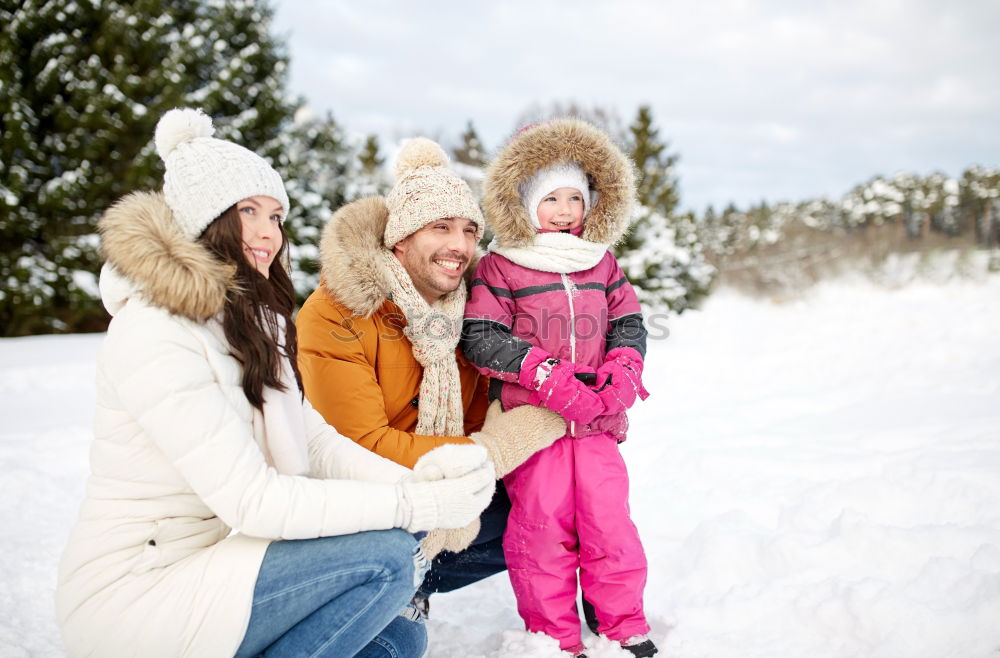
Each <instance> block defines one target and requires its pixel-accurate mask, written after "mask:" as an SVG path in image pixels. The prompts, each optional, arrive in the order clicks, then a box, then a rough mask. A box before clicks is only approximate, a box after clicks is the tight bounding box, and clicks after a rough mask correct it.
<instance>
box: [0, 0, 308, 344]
mask: <svg viewBox="0 0 1000 658" xmlns="http://www.w3.org/2000/svg"><path fill="white" fill-rule="evenodd" d="M270 19H271V9H270V8H269V6H268V4H267V2H266V1H265V0H136V1H132V2H126V1H124V0H100V1H97V0H75V1H74V0H69V1H67V2H55V1H52V0H23V1H21V2H19V3H13V6H12V5H11V3H3V5H2V6H0V80H2V84H0V280H2V281H3V286H0V332H2V333H3V334H4V335H19V334H26V333H38V332H48V331H85V330H93V329H99V328H101V327H102V326H103V325H104V323H105V322H106V316H105V314H104V311H103V310H102V309H101V306H100V303H99V301H98V293H97V289H96V288H97V286H96V273H97V270H98V266H99V256H98V253H97V249H98V240H97V237H96V235H95V224H96V220H97V218H98V217H99V216H100V213H101V212H102V211H103V210H104V209H105V208H107V206H108V205H110V203H112V202H113V201H114V200H115V199H117V198H118V197H120V196H121V195H123V194H125V193H127V192H129V191H132V190H136V189H143V188H147V189H148V188H156V187H158V186H159V181H160V180H161V176H162V165H161V163H160V162H159V160H158V158H157V157H156V154H155V150H154V148H153V145H152V135H153V129H154V126H155V124H156V121H157V120H158V119H159V117H160V116H161V115H162V114H163V113H164V112H165V111H167V110H169V109H171V108H173V107H178V106H196V107H201V108H203V109H204V110H205V111H206V112H207V113H208V114H210V115H212V116H213V117H214V118H215V119H216V124H217V132H216V134H217V136H220V137H224V138H230V139H234V140H236V141H238V142H240V143H242V144H246V145H247V146H249V147H251V148H253V149H255V150H257V151H258V152H261V153H262V154H264V155H266V156H271V157H273V156H275V155H276V152H277V151H279V150H280V147H281V141H280V139H278V134H279V128H280V126H281V124H282V122H284V121H285V120H286V119H287V118H288V117H289V116H290V114H291V111H292V106H291V104H290V103H289V101H288V100H287V99H286V98H285V96H284V82H285V77H286V68H287V56H286V54H285V49H284V46H283V44H281V43H280V42H278V41H276V40H275V39H274V38H272V37H271V35H270V34H269V31H268V30H269V25H270Z"/></svg>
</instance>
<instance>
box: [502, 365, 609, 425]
mask: <svg viewBox="0 0 1000 658" xmlns="http://www.w3.org/2000/svg"><path fill="white" fill-rule="evenodd" d="M578 372H592V371H590V370H588V369H586V368H579V367H577V366H576V364H574V363H572V362H570V361H560V360H559V359H556V358H554V357H552V356H548V355H547V353H546V352H545V351H544V350H541V349H538V348H532V349H531V351H530V352H528V355H527V356H526V357H525V359H524V362H523V363H522V364H521V371H520V373H519V374H518V383H520V384H521V386H524V387H525V388H527V389H530V390H532V391H535V394H534V395H533V396H532V401H533V402H537V403H538V404H539V405H541V406H543V407H545V408H546V409H551V410H552V411H554V412H556V413H557V414H559V415H560V416H562V417H563V418H565V419H566V420H568V421H572V422H577V423H584V424H586V423H589V422H591V421H592V420H594V419H595V418H597V417H598V416H600V415H602V414H605V413H607V411H605V408H604V402H602V401H601V398H600V397H598V395H597V393H595V392H594V391H592V390H591V389H590V388H589V387H588V386H587V385H586V384H584V383H583V382H581V381H580V380H579V379H577V378H576V373H578Z"/></svg>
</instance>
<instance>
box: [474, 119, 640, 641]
mask: <svg viewBox="0 0 1000 658" xmlns="http://www.w3.org/2000/svg"><path fill="white" fill-rule="evenodd" d="M634 194H635V182H634V175H633V171H632V165H631V163H630V162H629V160H628V159H627V158H626V156H625V155H624V154H623V153H622V152H621V150H620V149H618V147H616V146H615V145H614V144H613V143H612V142H611V140H610V139H609V138H608V137H607V136H606V135H605V134H604V133H602V132H601V131H599V130H597V129H596V128H594V127H593V126H591V125H590V124H588V123H585V122H583V121H579V120H576V119H559V120H555V121H550V122H548V123H544V124H538V125H534V126H530V127H528V128H526V129H524V130H522V131H521V132H520V133H518V134H517V135H515V136H514V137H513V139H511V141H510V142H508V143H507V145H506V146H504V148H503V149H502V150H501V151H500V153H499V154H498V155H497V158H496V159H495V160H494V162H493V163H492V164H491V165H490V167H489V169H488V171H487V174H486V181H485V200H484V206H485V209H486V219H487V222H488V223H489V224H490V225H491V226H492V228H493V230H494V233H495V235H496V237H495V239H494V241H493V242H492V243H491V244H490V246H489V252H490V253H488V254H487V255H486V256H484V257H483V258H482V260H480V261H479V265H478V267H477V269H476V273H475V276H474V277H473V281H472V286H471V296H470V300H469V303H468V304H467V305H466V310H465V323H464V327H463V337H462V349H463V350H464V351H465V354H466V356H467V357H468V358H469V360H470V361H471V362H472V363H473V364H474V365H475V366H476V367H477V368H479V369H480V370H481V371H482V372H484V373H486V374H488V375H489V376H490V377H491V378H493V379H492V381H491V384H490V397H491V398H494V399H495V398H499V399H500V400H501V402H502V404H503V407H504V409H510V408H512V407H516V406H519V405H523V404H533V405H538V406H543V407H547V408H549V409H551V410H553V411H556V412H558V413H560V414H562V416H563V417H564V418H565V419H566V420H567V421H569V423H568V428H569V431H568V432H567V434H566V436H564V437H563V438H561V439H559V440H558V441H556V442H555V443H554V444H552V446H550V447H549V448H546V449H544V450H541V451H539V452H538V453H537V454H535V455H534V456H533V457H532V458H531V459H529V460H528V461H526V462H525V463H524V464H523V465H522V466H521V467H520V468H518V469H517V470H515V471H514V472H512V473H511V474H510V475H508V476H507V477H506V478H505V480H504V482H505V484H506V485H507V491H508V493H509V494H510V498H511V503H512V506H513V507H512V510H511V513H510V518H509V520H508V525H507V531H506V533H505V535H504V554H505V557H506V559H507V566H508V569H509V572H510V580H511V584H512V585H513V588H514V594H515V595H516V596H517V606H518V612H519V613H520V615H521V617H522V618H523V619H524V622H525V626H526V627H527V629H528V630H529V631H533V632H543V633H545V634H547V635H549V636H550V637H553V638H555V639H557V640H558V641H559V646H560V647H561V648H562V649H564V650H567V651H570V652H572V653H573V654H574V655H577V656H582V655H583V654H582V651H583V649H584V646H583V644H582V643H581V636H580V620H579V617H578V616H577V612H576V596H577V569H578V568H579V571H580V585H581V587H582V589H583V592H584V597H585V605H586V602H587V601H589V602H590V603H591V604H593V606H594V609H595V611H596V617H597V621H598V630H599V631H600V632H601V633H602V634H603V635H605V636H607V637H608V638H610V639H612V640H616V641H618V642H620V643H621V645H622V646H623V647H625V648H626V649H628V650H629V651H630V652H631V653H632V654H633V655H635V656H652V655H653V654H655V653H656V651H657V649H656V647H655V645H654V644H653V642H652V641H651V640H650V639H649V638H648V637H647V636H646V634H647V633H648V632H649V624H648V623H647V622H646V618H645V615H644V613H643V606H642V592H643V588H644V587H645V584H646V557H645V554H644V553H643V550H642V544H641V543H640V540H639V535H638V532H637V531H636V528H635V525H634V524H633V523H632V520H631V519H630V518H629V509H628V474H627V473H626V470H625V463H624V462H623V461H622V458H621V455H620V454H619V452H618V443H619V442H621V441H623V440H624V439H625V430H626V428H627V427H628V421H627V419H626V417H625V411H626V409H628V408H629V407H630V406H632V404H633V403H634V402H635V399H636V397H640V398H642V399H645V398H646V397H647V396H648V393H647V392H646V390H645V388H643V386H642V380H641V375H642V366H643V356H644V354H645V351H646V329H645V327H644V326H643V323H642V314H641V309H640V308H639V302H638V300H637V299H636V295H635V292H634V291H633V289H632V287H631V286H630V285H629V283H628V280H627V279H626V278H625V275H624V273H623V272H622V270H621V268H620V267H619V266H618V263H617V261H615V258H614V256H613V255H612V254H611V253H610V252H609V251H608V247H609V246H610V245H611V244H613V243H614V242H615V241H616V240H617V239H618V238H620V237H621V235H622V234H623V233H624V231H625V229H626V228H627V227H628V223H629V214H630V205H631V202H632V198H633V196H634Z"/></svg>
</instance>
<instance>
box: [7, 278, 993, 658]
mask: <svg viewBox="0 0 1000 658" xmlns="http://www.w3.org/2000/svg"><path fill="white" fill-rule="evenodd" d="M670 329H671V332H672V335H671V337H670V339H669V340H666V341H664V340H658V341H654V342H653V343H652V344H651V347H650V353H649V361H648V363H647V373H648V380H649V383H648V387H649V389H650V390H651V392H652V393H653V397H652V398H651V399H650V400H649V401H648V402H646V403H645V404H642V405H640V406H639V408H638V409H637V410H636V411H634V412H633V415H632V418H633V432H632V437H631V439H630V440H629V442H628V443H626V444H625V445H624V446H623V452H624V454H625V456H626V459H627V460H628V462H629V465H630V469H631V474H632V483H633V484H632V501H633V514H634V518H635V521H636V523H637V525H638V526H639V529H640V532H641V534H642V536H643V540H644V542H645V545H646V551H647V554H648V556H649V560H650V573H649V584H648V587H647V591H646V606H647V612H648V615H649V618H650V622H651V624H652V626H653V633H652V635H653V637H654V639H655V640H656V641H657V642H658V643H659V644H660V646H661V647H662V648H663V649H665V651H664V655H666V656H672V657H675V658H701V657H709V656H711V657H712V658H727V657H733V658H735V657H739V658H756V657H760V658H764V657H766V658H785V657H787V658H802V657H809V658H847V657H852V656H870V657H872V658H946V657H955V658H1000V277H996V276H994V277H993V278H992V279H990V280H988V281H987V282H985V283H978V284H958V283H952V284H947V285H926V284H914V285H911V286H908V287H906V288H904V289H901V290H895V291H888V290H884V289H877V288H873V287H871V286H868V285H860V284H859V285H848V284H843V283H841V284H830V285H826V286H824V287H822V288H820V289H818V290H817V291H815V293H814V294H813V295H812V296H810V297H809V298H808V299H807V300H805V301H800V302H794V303H784V304H776V303H771V302H755V301H751V300H748V299H745V298H742V297H739V296H735V295H732V294H727V293H725V292H722V293H719V294H717V295H716V296H714V297H713V298H712V299H711V300H710V301H709V302H708V304H707V305H706V308H705V309H704V311H701V312H692V313H686V314H685V315H684V316H683V317H682V318H680V319H678V320H675V321H673V322H671V324H670ZM99 341H100V337H98V336H70V337H59V338H51V337H40V338H30V339H16V340H2V341H0V366H2V371H0V414H2V417H3V419H4V427H3V429H2V430H0V473H2V479H0V527H2V533H0V656H4V657H7V656H27V655H32V656H49V655H61V653H62V652H61V649H60V648H59V640H58V633H57V630H56V627H55V622H54V620H53V610H52V609H53V603H52V591H53V586H54V581H55V576H54V571H55V565H56V562H57V560H58V555H59V552H60V551H61V548H62V544H63V542H64V540H65V536H66V533H67V531H68V529H69V526H70V524H71V523H72V521H73V519H74V517H75V515H76V509H77V506H78V504H79V500H80V497H81V493H82V489H83V483H84V478H85V475H86V469H87V466H86V460H87V447H88V446H87V444H88V435H89V431H90V429H89V428H90V422H91V413H92V406H93V397H94V392H93V381H92V380H93V365H92V364H93V359H94V354H95V352H96V350H97V347H98V344H99ZM431 614H432V620H431V623H430V634H431V650H430V651H429V654H428V655H429V658H474V657H477V656H478V657H484V658H485V657H489V658H515V657H518V658H523V657H530V658H556V657H560V658H562V657H564V656H565V654H560V653H559V652H558V651H557V650H556V649H555V648H554V645H553V644H551V643H550V642H548V641H547V640H545V639H544V638H539V637H537V636H529V635H527V634H526V633H524V632H523V631H520V630H518V629H520V628H521V625H520V620H519V619H518V617H517V615H516V613H515V610H514V600H513V596H512V595H511V592H510V586H509V584H508V582H507V580H506V578H505V577H504V576H497V577H494V578H492V579H490V580H487V581H485V582H483V583H480V584H478V585H475V586H472V587H469V588H467V589H466V590H463V591H460V592H456V593H452V594H447V595H438V596H435V597H434V598H433V599H432V609H431ZM586 641H587V642H588V643H591V644H593V643H595V642H596V645H595V646H593V647H592V650H591V652H590V655H591V656H592V658H615V657H619V658H620V657H623V656H624V655H625V654H624V653H623V652H622V651H621V650H619V649H616V648H614V647H611V646H610V645H608V644H606V643H605V642H604V641H603V640H600V641H598V640H595V639H594V638H590V637H588V638H587V640H586Z"/></svg>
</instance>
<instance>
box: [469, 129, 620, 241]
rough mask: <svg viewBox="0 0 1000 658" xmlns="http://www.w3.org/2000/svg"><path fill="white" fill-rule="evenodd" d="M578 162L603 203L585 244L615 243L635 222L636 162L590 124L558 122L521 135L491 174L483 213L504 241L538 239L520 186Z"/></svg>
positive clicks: (587, 229) (589, 221) (597, 205)
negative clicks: (550, 169) (538, 175)
mask: <svg viewBox="0 0 1000 658" xmlns="http://www.w3.org/2000/svg"><path fill="white" fill-rule="evenodd" d="M567 161H573V162H577V163H579V164H580V165H581V166H582V167H583V170H584V171H585V172H587V174H588V176H589V177H590V183H591V190H592V191H593V192H596V193H597V201H596V202H595V203H594V205H593V207H592V208H591V209H590V213H589V214H588V215H587V220H586V223H585V224H584V229H583V234H582V235H581V236H580V237H581V238H583V239H584V240H588V241H590V242H596V243H600V244H613V243H615V242H617V241H618V240H619V239H621V237H622V236H623V235H624V234H625V231H626V230H627V229H628V226H629V223H630V222H631V212H632V201H633V197H634V196H635V180H636V178H635V171H634V166H633V165H632V162H631V161H630V160H629V159H628V158H627V157H626V156H625V155H624V153H622V151H621V149H619V148H618V147H617V146H615V144H614V143H613V142H612V141H611V139H610V138H609V137H608V136H607V135H605V134H604V132H603V131H601V130H598V129H597V128H595V127H594V126H592V125H590V124H589V123H587V122H586V121H581V120H579V119H556V120H554V121H547V122H544V123H539V124H535V125H533V126H531V127H529V128H526V129H524V130H522V131H521V132H519V133H518V134H516V135H515V136H514V137H512V138H511V140H510V141H509V142H508V143H507V144H506V145H505V146H504V147H503V148H502V149H501V150H500V153H499V154H498V155H497V157H496V158H495V159H494V160H493V162H491V163H490V166H489V167H488V168H487V170H486V179H485V182H484V198H483V210H484V211H485V215H486V221H487V222H488V223H489V224H490V227H491V228H492V229H493V231H494V233H495V234H496V236H497V239H498V241H499V242H500V244H502V245H503V246H505V247H523V246H525V245H527V244H529V243H530V242H531V241H532V239H533V238H534V236H535V232H536V229H535V227H534V226H532V224H531V219H530V218H529V217H528V212H527V211H526V210H525V208H524V205H523V204H522V203H521V195H520V193H519V191H518V186H519V185H520V184H521V183H522V182H524V181H525V180H527V179H528V178H529V177H531V176H533V175H534V174H535V172H537V171H538V170H539V169H542V168H543V167H548V166H551V165H555V164H559V163H562V162H567Z"/></svg>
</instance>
